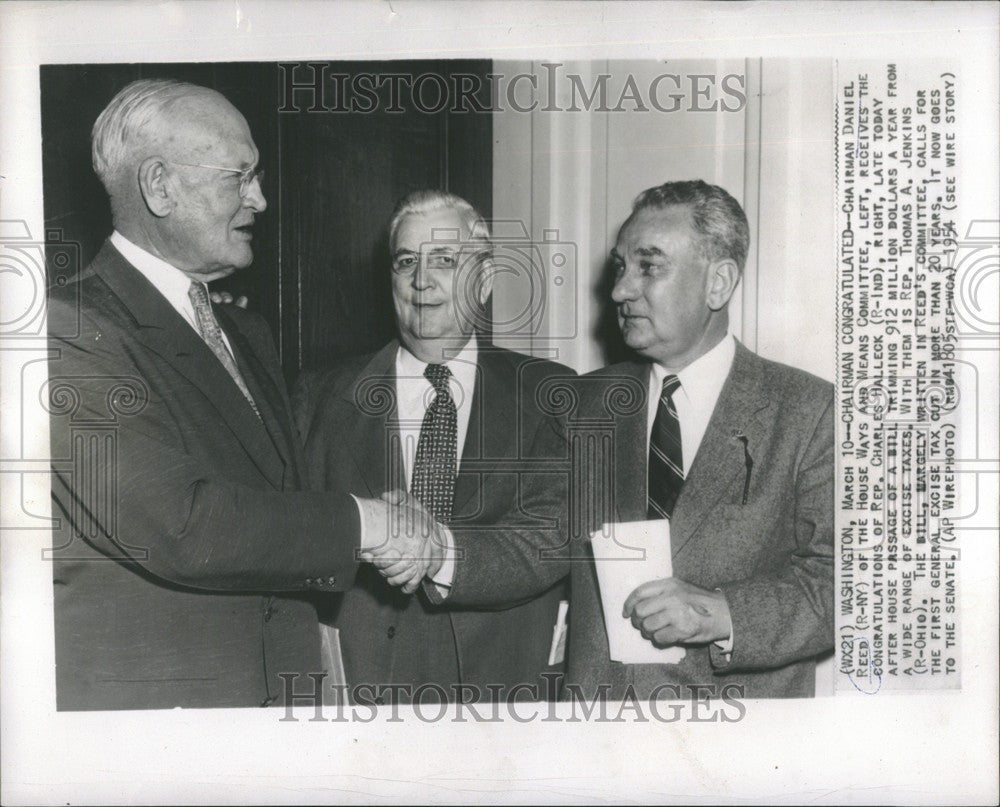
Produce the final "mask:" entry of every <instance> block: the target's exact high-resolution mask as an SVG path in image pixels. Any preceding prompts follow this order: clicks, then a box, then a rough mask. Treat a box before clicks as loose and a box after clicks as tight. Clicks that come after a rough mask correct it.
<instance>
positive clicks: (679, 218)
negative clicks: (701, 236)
mask: <svg viewBox="0 0 1000 807" xmlns="http://www.w3.org/2000/svg"><path fill="white" fill-rule="evenodd" d="M697 242H698V239H697V233H696V232H695V229H694V220H693V217H692V212H691V208H690V207H689V206H688V205H669V206H667V207H658V208H654V207H647V208H643V209H641V210H637V211H636V212H634V213H633V214H632V215H631V216H629V217H628V219H627V220H626V221H625V223H624V224H623V225H622V226H621V229H620V230H619V231H618V241H617V243H616V244H615V252H616V253H618V254H619V255H620V256H623V257H624V256H625V255H628V254H634V253H636V252H645V251H647V250H650V249H654V248H655V249H658V250H660V251H663V252H666V251H668V250H670V251H675V250H678V249H682V248H685V247H694V246H696V245H697Z"/></svg>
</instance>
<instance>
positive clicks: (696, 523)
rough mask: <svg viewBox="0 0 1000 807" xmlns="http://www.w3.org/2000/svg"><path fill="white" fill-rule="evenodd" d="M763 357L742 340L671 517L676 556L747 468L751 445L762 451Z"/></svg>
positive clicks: (755, 453) (753, 451) (766, 401)
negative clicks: (745, 345) (748, 347)
mask: <svg viewBox="0 0 1000 807" xmlns="http://www.w3.org/2000/svg"><path fill="white" fill-rule="evenodd" d="M769 403H770V401H769V399H768V397H767V394H766V390H764V389H763V385H762V378H761V367H760V360H759V359H758V358H757V357H756V356H755V355H754V354H753V353H751V352H750V351H749V350H747V349H746V348H745V347H743V345H742V344H740V343H739V342H737V343H736V355H735V357H734V358H733V366H732V369H731V370H730V372H729V377H728V378H727V379H726V383H725V384H724V385H723V387H722V392H721V393H720V394H719V400H718V402H717V403H716V405H715V411H714V412H713V413H712V418H711V420H709V423H708V428H707V429H706V430H705V436H704V437H703V438H702V441H701V445H700V446H699V448H698V453H697V454H696V455H695V458H694V463H693V464H692V466H691V471H690V473H689V474H688V477H687V479H686V480H685V482H684V487H683V488H682V489H681V493H680V496H678V498H677V504H676V505H675V507H674V512H673V516H672V518H671V520H670V536H671V548H672V553H673V555H674V556H675V557H676V556H677V555H678V554H679V553H680V552H681V551H682V550H683V549H684V547H685V546H687V545H688V543H689V542H690V541H691V539H692V538H693V537H694V536H695V534H696V533H697V531H698V529H699V528H700V527H701V525H702V523H703V522H704V521H705V518H706V516H707V515H708V514H709V512H710V511H711V510H712V509H713V508H714V507H717V506H718V505H719V503H720V502H725V501H726V499H727V498H728V493H729V491H730V490H731V488H732V486H733V485H734V484H738V481H737V478H743V476H744V474H745V473H746V454H745V453H744V439H745V441H746V450H747V452H749V454H750V457H751V458H753V457H758V456H759V450H758V449H759V447H760V446H761V445H762V440H761V438H762V436H763V433H764V427H763V424H762V423H761V420H760V412H761V410H763V409H765V408H766V407H767V406H768V405H769Z"/></svg>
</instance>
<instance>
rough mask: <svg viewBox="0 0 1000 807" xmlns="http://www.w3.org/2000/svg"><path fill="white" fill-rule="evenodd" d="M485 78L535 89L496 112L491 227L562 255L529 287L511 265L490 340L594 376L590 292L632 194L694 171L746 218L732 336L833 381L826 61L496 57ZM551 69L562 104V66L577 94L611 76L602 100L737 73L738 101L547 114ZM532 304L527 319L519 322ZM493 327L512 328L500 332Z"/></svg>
mask: <svg viewBox="0 0 1000 807" xmlns="http://www.w3.org/2000/svg"><path fill="white" fill-rule="evenodd" d="M495 70H496V72H497V73H500V74H502V75H504V76H505V77H506V78H507V79H508V80H509V78H510V77H512V76H514V75H517V74H531V75H534V76H535V77H536V78H537V85H538V86H537V90H536V91H531V88H530V86H529V84H528V83H527V82H526V81H521V82H520V83H519V89H520V90H521V91H520V92H519V93H518V96H517V99H518V103H519V104H520V105H522V106H524V105H527V104H529V103H530V102H532V101H536V102H538V105H539V108H537V109H535V110H534V111H532V112H519V111H515V110H513V109H510V108H505V109H503V110H501V111H500V112H498V113H497V114H496V115H495V116H494V141H495V144H494V153H493V175H494V191H493V214H494V219H495V220H506V221H507V222H508V224H509V223H510V222H516V223H517V226H522V225H523V227H524V230H525V231H526V232H527V235H528V237H529V238H530V239H531V240H532V241H534V242H537V243H539V244H544V246H543V247H542V248H541V250H540V251H541V254H542V256H543V260H544V261H546V262H547V261H549V259H550V258H551V257H552V256H553V255H555V254H559V253H562V254H564V255H565V256H566V258H567V260H568V261H569V263H568V264H567V266H564V267H562V268H559V267H552V265H551V263H546V265H545V268H544V270H543V271H542V272H541V273H539V275H538V276H537V277H536V285H535V286H534V287H532V288H531V289H530V290H529V287H528V286H527V285H526V284H525V280H526V277H527V275H528V270H527V266H526V262H527V261H526V259H523V260H522V259H520V258H516V257H515V258H512V259H510V260H508V261H507V263H506V269H507V274H506V275H505V276H502V277H501V278H500V279H499V280H498V282H497V285H496V290H495V292H494V312H495V315H496V318H497V320H498V322H499V323H500V324H499V326H498V328H497V336H496V341H497V343H498V344H503V345H506V346H508V347H512V348H515V349H521V350H524V351H527V352H533V353H537V354H539V355H541V354H545V355H556V356H558V358H559V359H560V360H561V361H563V362H565V363H567V364H569V365H571V366H572V367H574V368H575V369H577V370H579V371H581V372H582V371H587V370H591V369H594V368H596V367H600V366H601V365H602V364H603V363H604V357H603V355H602V353H601V350H600V345H599V344H598V342H597V340H596V338H595V333H594V329H595V327H596V325H597V322H598V317H599V314H600V312H601V309H602V306H603V305H604V304H605V303H604V301H603V300H602V299H601V297H600V296H599V294H598V284H599V281H600V280H601V273H602V271H603V270H604V266H605V260H606V258H607V255H608V252H609V250H610V249H611V247H612V246H613V244H614V240H615V236H616V234H617V230H618V227H619V226H620V225H621V223H622V222H623V221H624V219H625V218H626V216H627V215H628V213H629V211H630V209H631V204H632V200H633V199H634V198H635V196H636V195H637V194H638V193H639V192H640V191H642V190H644V189H646V188H649V187H652V186H653V185H658V184H660V183H662V182H666V181H668V180H679V179H694V178H701V179H705V180H706V181H708V182H712V183H714V184H717V185H721V186H722V187H724V188H726V189H727V190H728V191H729V192H730V193H732V194H733V196H734V197H736V199H737V200H739V201H740V202H741V203H742V204H743V206H744V208H745V209H746V212H747V216H748V218H749V220H750V227H751V251H750V256H749V258H748V262H747V267H746V271H745V273H744V280H743V283H742V284H741V287H740V289H739V290H738V291H737V296H736V298H734V300H733V302H732V303H731V304H730V319H731V323H732V328H733V330H734V332H735V333H736V334H737V336H739V337H740V339H741V340H742V341H743V342H744V343H745V344H747V345H748V346H749V347H750V348H751V349H755V350H757V351H758V352H760V353H761V354H762V355H764V356H767V357H768V358H773V359H776V360H778V361H783V362H786V363H788V364H792V365H794V366H797V367H802V368H803V369H806V370H809V371H811V372H813V373H816V374H817V375H820V376H822V377H824V378H827V379H831V380H832V379H833V375H834V312H833V306H832V300H833V288H834V282H835V278H834V266H835V263H834V261H833V254H834V253H833V249H834V238H833V236H834V233H833V228H834V222H833V202H832V200H833V185H832V177H833V146H832V132H833V120H832V111H831V109H832V105H831V104H830V97H831V96H830V92H831V91H832V83H833V67H832V64H831V63H830V62H829V61H826V60H815V61H812V60H795V61H791V60H766V61H763V62H762V61H761V60H759V59H751V60H743V59H736V60H732V59H730V60H697V61H695V60H686V61H683V62H679V61H674V62H671V61H662V62H661V61H649V60H643V61H634V62H622V61H617V62H608V61H588V62H564V63H562V67H561V68H559V69H558V70H556V71H552V70H551V69H546V68H543V67H542V66H541V63H539V62H498V63H497V64H496V68H495ZM552 72H555V73H556V75H557V76H559V77H560V80H559V81H557V82H556V89H557V99H558V100H557V104H558V106H560V107H563V108H565V107H568V106H570V105H571V101H572V99H571V98H570V97H569V93H570V89H569V88H570V83H569V81H568V80H566V78H565V77H566V76H567V75H568V74H571V73H573V74H577V75H579V76H580V77H581V81H582V82H583V84H584V86H586V87H588V88H589V87H592V86H593V85H594V83H595V81H596V80H597V76H599V75H600V74H603V73H607V74H609V75H610V76H611V78H610V80H609V81H608V84H607V86H608V94H607V97H608V98H609V99H612V100H611V101H609V105H611V106H613V105H614V100H615V99H617V98H618V96H619V94H620V92H621V90H622V88H623V87H624V84H625V81H626V77H627V76H629V75H631V76H632V77H633V78H634V79H635V82H636V85H637V86H638V87H640V88H646V87H648V85H649V84H650V82H651V81H652V80H653V78H655V77H656V76H657V75H660V74H663V73H674V74H679V75H682V76H689V75H691V74H696V73H697V74H711V75H715V76H717V77H718V78H719V80H720V81H721V77H722V76H724V75H727V74H732V73H737V74H742V75H744V76H745V77H746V78H745V93H746V95H747V99H748V100H747V104H746V106H745V108H743V109H741V110H740V111H738V112H728V111H721V110H720V111H718V112H700V111H690V110H688V109H687V108H686V107H685V109H684V110H682V111H677V112H671V113H662V112H657V111H655V110H651V111H649V112H640V111H628V112H599V111H589V112H588V111H564V112H546V111H543V107H544V106H545V104H546V103H547V101H548V95H547V92H546V86H547V84H548V81H549V77H550V75H551V73H552ZM578 105H579V103H578ZM547 234H548V236H549V237H550V238H551V239H552V240H551V241H550V242H546V235H547ZM501 254H502V253H501ZM508 254H509V255H513V253H512V252H508ZM538 282H540V283H541V284H542V286H541V288H543V289H544V290H545V293H546V295H547V297H546V301H545V303H546V304H545V305H544V306H541V305H540V304H539V300H538V297H539V286H538V285H537V283H538ZM557 282H558V285H557ZM530 295H534V302H535V304H536V310H535V311H534V312H533V314H532V316H530V325H526V324H524V320H525V319H527V318H529V317H528V314H527V313H526V312H527V311H528V310H529V309H530V306H529V305H528V303H529V299H528V298H529V296H530ZM505 321H506V322H517V323H518V327H517V328H514V329H512V328H505V327H503V325H502V323H503V322H505ZM515 332H516V333H515ZM529 335H533V338H529Z"/></svg>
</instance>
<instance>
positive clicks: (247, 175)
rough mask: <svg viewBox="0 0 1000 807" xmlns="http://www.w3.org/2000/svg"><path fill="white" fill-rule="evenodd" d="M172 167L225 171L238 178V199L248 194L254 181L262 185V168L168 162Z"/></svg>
mask: <svg viewBox="0 0 1000 807" xmlns="http://www.w3.org/2000/svg"><path fill="white" fill-rule="evenodd" d="M170 162H172V163H173V164H174V165H186V166H188V168H211V169H213V170H215V171H227V172H228V173H230V174H237V175H239V178H240V198H241V199H245V198H246V196H247V194H248V193H250V186H251V185H252V184H253V181H254V180H257V182H258V183H260V184H261V185H263V183H264V169H263V168H225V167H224V166H221V165H205V164H204V163H182V162H179V161H178V160H170Z"/></svg>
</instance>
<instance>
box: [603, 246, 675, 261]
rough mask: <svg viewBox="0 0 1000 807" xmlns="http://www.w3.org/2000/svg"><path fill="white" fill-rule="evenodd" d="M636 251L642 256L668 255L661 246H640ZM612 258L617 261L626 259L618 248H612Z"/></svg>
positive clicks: (659, 256)
mask: <svg viewBox="0 0 1000 807" xmlns="http://www.w3.org/2000/svg"><path fill="white" fill-rule="evenodd" d="M634 252H635V254H636V255H638V256H639V257H640V258H662V257H664V256H665V255H666V253H665V252H664V251H663V250H662V249H660V248H659V247H638V248H637V249H635V250H634ZM611 258H612V260H616V261H623V260H625V259H624V258H623V257H622V254H621V253H620V252H619V251H618V250H617V249H612V250H611Z"/></svg>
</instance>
